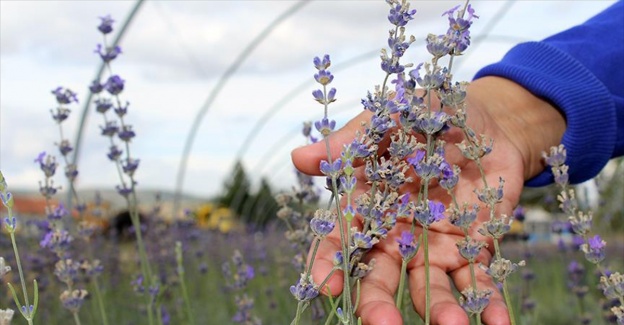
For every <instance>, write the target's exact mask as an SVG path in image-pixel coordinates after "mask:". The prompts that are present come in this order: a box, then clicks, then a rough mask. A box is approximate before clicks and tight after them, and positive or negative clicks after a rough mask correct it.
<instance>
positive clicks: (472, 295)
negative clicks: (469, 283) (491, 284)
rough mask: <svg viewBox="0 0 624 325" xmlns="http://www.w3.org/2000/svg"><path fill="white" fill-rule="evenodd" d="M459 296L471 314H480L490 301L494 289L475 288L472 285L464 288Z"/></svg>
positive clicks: (460, 301) (461, 303)
mask: <svg viewBox="0 0 624 325" xmlns="http://www.w3.org/2000/svg"><path fill="white" fill-rule="evenodd" d="M461 293H462V296H461V297H459V304H460V305H461V306H462V308H464V310H465V311H466V312H467V313H469V314H471V315H479V314H481V313H482V312H483V310H485V307H487V305H488V304H489V303H490V296H491V295H492V290H475V289H474V288H472V287H469V288H467V289H464V290H463V291H462V292H461Z"/></svg>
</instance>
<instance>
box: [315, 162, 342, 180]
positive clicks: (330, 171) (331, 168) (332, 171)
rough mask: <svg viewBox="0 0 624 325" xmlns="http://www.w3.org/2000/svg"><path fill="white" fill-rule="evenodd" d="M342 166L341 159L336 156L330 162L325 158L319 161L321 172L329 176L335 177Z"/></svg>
mask: <svg viewBox="0 0 624 325" xmlns="http://www.w3.org/2000/svg"><path fill="white" fill-rule="evenodd" d="M341 167H342V159H341V158H337V159H336V160H334V162H332V163H331V164H330V163H329V162H328V161H327V160H322V161H321V163H320V170H321V173H323V175H325V176H329V177H337V176H338V175H339V174H340V170H341Z"/></svg>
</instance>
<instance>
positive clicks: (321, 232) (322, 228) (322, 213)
mask: <svg viewBox="0 0 624 325" xmlns="http://www.w3.org/2000/svg"><path fill="white" fill-rule="evenodd" d="M334 220H335V218H334V215H333V214H332V212H331V211H328V210H321V209H319V210H317V211H316V213H314V218H312V220H310V229H311V230H312V232H313V233H314V234H315V235H316V236H317V237H319V238H324V237H325V236H327V235H329V233H330V232H332V230H334V227H335V226H336V224H335V222H334Z"/></svg>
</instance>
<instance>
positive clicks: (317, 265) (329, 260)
mask: <svg viewBox="0 0 624 325" xmlns="http://www.w3.org/2000/svg"><path fill="white" fill-rule="evenodd" d="M342 222H343V227H342V228H344V227H345V226H346V222H345V221H344V220H343V221H342ZM351 227H356V228H358V229H360V228H362V224H361V222H360V220H359V218H354V219H353V221H352V222H351ZM340 228H341V227H339V226H338V225H336V227H335V228H334V230H332V232H331V233H330V234H329V235H328V236H327V237H325V238H324V239H323V240H321V243H320V244H319V247H318V249H317V251H316V255H315V256H314V262H313V264H312V279H313V280H314V283H316V284H319V285H320V284H321V283H322V282H323V281H325V280H326V278H327V276H328V275H329V274H330V273H331V272H332V270H333V268H334V257H335V256H336V252H341V251H342V245H341V241H340ZM315 244H316V243H315V242H313V244H312V245H313V247H314V245H315ZM313 247H311V248H310V254H308V263H310V262H311V261H310V259H311V258H312V251H313V250H314V248H313ZM308 265H309V264H308ZM343 278H344V276H343V273H342V271H336V272H334V273H333V275H332V276H331V278H329V279H328V280H327V282H326V284H325V285H323V287H321V288H319V291H320V292H321V293H323V294H325V295H329V294H331V295H332V296H336V295H339V294H340V293H341V292H342V285H343Z"/></svg>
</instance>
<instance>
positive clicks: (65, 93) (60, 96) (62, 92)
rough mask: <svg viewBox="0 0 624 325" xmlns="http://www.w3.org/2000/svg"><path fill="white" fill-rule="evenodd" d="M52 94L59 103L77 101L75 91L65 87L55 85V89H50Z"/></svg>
mask: <svg viewBox="0 0 624 325" xmlns="http://www.w3.org/2000/svg"><path fill="white" fill-rule="evenodd" d="M52 94H54V96H55V97H56V102H57V103H59V104H61V105H63V104H69V103H71V102H74V103H77V102H78V98H77V97H76V93H75V92H73V91H71V90H70V89H67V88H63V87H57V88H56V89H54V90H52Z"/></svg>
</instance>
